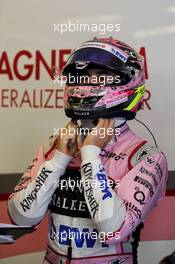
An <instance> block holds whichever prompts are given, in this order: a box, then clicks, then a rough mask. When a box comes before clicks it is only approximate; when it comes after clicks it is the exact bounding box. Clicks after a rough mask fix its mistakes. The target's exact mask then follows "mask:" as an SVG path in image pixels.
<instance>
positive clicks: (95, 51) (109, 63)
mask: <svg viewBox="0 0 175 264" xmlns="http://www.w3.org/2000/svg"><path fill="white" fill-rule="evenodd" d="M81 62H84V63H85V62H87V63H88V62H89V63H91V64H92V63H93V64H95V65H99V66H103V67H106V68H108V69H112V70H116V71H117V70H125V69H126V64H125V63H124V62H123V61H122V60H120V59H119V58H118V57H117V56H115V55H113V54H112V53H110V52H109V51H106V50H104V49H99V48H89V47H88V48H82V49H79V50H77V51H75V52H74V53H73V54H72V55H71V56H70V57H69V59H68V62H67V66H65V68H64V69H63V75H66V74H67V73H68V71H69V70H70V69H71V67H72V66H73V67H75V65H76V64H77V63H81Z"/></svg>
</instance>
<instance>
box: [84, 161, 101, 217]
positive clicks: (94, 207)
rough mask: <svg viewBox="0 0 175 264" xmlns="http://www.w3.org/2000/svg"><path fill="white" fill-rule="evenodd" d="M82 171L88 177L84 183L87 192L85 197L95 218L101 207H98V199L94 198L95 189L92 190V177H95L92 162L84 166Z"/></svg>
mask: <svg viewBox="0 0 175 264" xmlns="http://www.w3.org/2000/svg"><path fill="white" fill-rule="evenodd" d="M82 170H83V173H84V175H85V177H86V180H85V183H84V191H85V195H86V197H87V200H88V205H89V207H90V210H91V212H92V217H93V218H94V217H95V214H96V212H97V211H98V209H99V206H98V203H97V201H96V199H95V198H94V194H93V189H92V185H91V182H92V177H93V175H92V165H91V163H90V162H89V163H85V164H84V165H83V166H82Z"/></svg>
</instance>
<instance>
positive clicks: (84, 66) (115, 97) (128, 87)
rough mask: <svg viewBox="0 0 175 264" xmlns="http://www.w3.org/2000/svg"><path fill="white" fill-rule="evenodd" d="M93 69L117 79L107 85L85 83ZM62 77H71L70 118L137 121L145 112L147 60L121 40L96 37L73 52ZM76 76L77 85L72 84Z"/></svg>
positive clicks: (66, 100)
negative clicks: (142, 108)
mask: <svg viewBox="0 0 175 264" xmlns="http://www.w3.org/2000/svg"><path fill="white" fill-rule="evenodd" d="M89 69H102V70H103V72H107V75H110V73H111V74H112V75H111V76H113V78H112V79H111V78H110V82H109V79H108V78H107V79H105V83H103V84H101V83H98V81H96V83H95V84H94V83H92V79H91V81H89V82H88V81H86V82H83V83H82V82H81V81H80V79H81V80H82V78H80V77H81V76H84V75H86V74H87V72H88V70H89ZM62 74H63V75H64V76H66V77H67V82H66V87H65V92H64V106H65V113H66V115H67V116H68V117H71V118H75V119H87V118H88V119H91V118H92V119H96V118H100V117H106V118H113V117H125V118H126V119H133V118H134V117H135V115H136V112H137V111H138V110H140V109H141V106H142V103H143V99H144V93H145V72H144V59H143V57H142V56H141V55H139V54H138V53H137V52H136V51H135V50H134V49H133V48H132V47H130V46H128V45H127V44H125V43H123V42H121V41H119V40H116V39H115V40H114V39H113V38H95V39H93V40H91V41H87V42H84V43H82V44H81V45H80V46H79V47H78V48H76V49H75V50H73V52H72V54H71V55H70V57H69V59H68V61H67V63H66V65H65V67H64V69H63V72H62ZM73 76H74V80H75V81H74V82H72V81H70V78H72V77H73ZM86 76H87V75H86ZM111 76H110V77H111ZM114 76H115V78H114ZM75 77H79V78H75ZM98 80H99V79H98ZM111 80H112V81H111Z"/></svg>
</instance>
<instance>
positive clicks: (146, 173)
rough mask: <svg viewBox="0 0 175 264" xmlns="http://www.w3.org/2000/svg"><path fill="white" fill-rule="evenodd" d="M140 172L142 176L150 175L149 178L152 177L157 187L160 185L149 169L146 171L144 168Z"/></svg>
mask: <svg viewBox="0 0 175 264" xmlns="http://www.w3.org/2000/svg"><path fill="white" fill-rule="evenodd" d="M140 172H141V173H142V174H145V175H148V176H149V177H151V178H152V179H153V181H154V184H155V186H156V187H157V185H158V184H159V182H158V181H157V179H156V176H155V175H154V173H152V172H151V171H148V170H147V169H145V168H144V167H141V168H140Z"/></svg>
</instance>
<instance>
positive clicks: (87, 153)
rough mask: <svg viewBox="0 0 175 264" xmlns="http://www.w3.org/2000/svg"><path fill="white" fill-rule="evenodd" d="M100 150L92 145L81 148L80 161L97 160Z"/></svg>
mask: <svg viewBox="0 0 175 264" xmlns="http://www.w3.org/2000/svg"><path fill="white" fill-rule="evenodd" d="M100 152H101V149H100V148H99V147H97V146H94V145H85V146H83V147H82V148H81V158H82V161H84V160H88V161H94V160H96V159H98V158H99V155H100Z"/></svg>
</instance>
